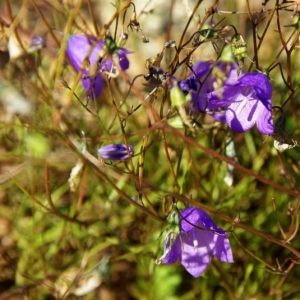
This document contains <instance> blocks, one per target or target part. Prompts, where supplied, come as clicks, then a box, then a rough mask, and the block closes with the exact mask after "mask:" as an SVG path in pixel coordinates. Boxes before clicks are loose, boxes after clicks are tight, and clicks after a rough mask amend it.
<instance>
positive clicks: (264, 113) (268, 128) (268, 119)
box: [256, 99, 274, 134]
mask: <svg viewBox="0 0 300 300" xmlns="http://www.w3.org/2000/svg"><path fill="white" fill-rule="evenodd" d="M269 102H270V105H271V99H269ZM256 126H257V128H258V130H259V131H260V132H261V133H263V134H274V123H273V119H272V110H271V109H266V107H265V106H264V107H263V108H262V109H261V112H260V115H259V117H258V119H257V120H256Z"/></svg>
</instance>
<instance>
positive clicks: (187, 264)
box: [156, 207, 233, 277]
mask: <svg viewBox="0 0 300 300" xmlns="http://www.w3.org/2000/svg"><path fill="white" fill-rule="evenodd" d="M169 217H170V218H169V222H170V225H171V227H170V230H169V231H168V232H167V234H166V236H165V240H164V242H165V244H164V254H163V256H162V257H161V258H159V259H158V260H157V261H156V263H157V264H159V263H163V264H172V263H175V262H176V261H177V260H180V262H181V264H182V265H183V266H184V268H185V269H186V270H187V271H188V272H189V273H190V274H191V275H192V276H194V277H199V276H200V275H201V274H202V273H203V272H204V271H205V270H206V269H207V267H208V265H209V263H210V261H211V257H212V256H213V255H214V256H216V257H217V258H218V259H219V260H220V261H222V262H227V263H232V262H233V257H232V252H231V247H230V243H229V240H228V237H227V234H226V232H225V231H224V230H223V229H222V228H220V227H218V226H216V225H215V224H214V222H213V221H212V219H211V218H210V216H209V215H208V214H207V213H206V212H204V211H202V210H201V209H199V208H195V207H187V208H185V209H184V210H183V211H181V213H180V214H178V213H177V212H176V211H173V212H172V213H171V215H170V216H169Z"/></svg>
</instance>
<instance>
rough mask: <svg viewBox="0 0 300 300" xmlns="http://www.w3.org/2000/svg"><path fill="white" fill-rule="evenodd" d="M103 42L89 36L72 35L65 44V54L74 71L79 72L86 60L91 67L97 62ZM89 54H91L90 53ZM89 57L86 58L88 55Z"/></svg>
mask: <svg viewBox="0 0 300 300" xmlns="http://www.w3.org/2000/svg"><path fill="white" fill-rule="evenodd" d="M103 46H104V42H103V40H98V41H97V39H96V38H95V37H93V36H89V35H84V34H75V35H72V36H71V37H70V38H69V40H68V44H67V48H66V54H67V56H68V58H69V60H70V62H71V64H72V65H73V67H74V69H75V70H76V71H79V70H80V68H81V66H82V63H83V61H84V60H85V59H86V58H88V59H89V61H90V64H91V65H94V64H96V63H97V62H98V60H99V53H100V52H101V50H102V49H103ZM90 52H91V53H90ZM89 53H90V55H89V56H88V54H89Z"/></svg>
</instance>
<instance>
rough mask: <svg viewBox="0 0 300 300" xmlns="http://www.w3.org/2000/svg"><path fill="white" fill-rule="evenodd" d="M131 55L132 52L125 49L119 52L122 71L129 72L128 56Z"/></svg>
mask: <svg viewBox="0 0 300 300" xmlns="http://www.w3.org/2000/svg"><path fill="white" fill-rule="evenodd" d="M129 53H131V52H130V51H128V50H126V49H123V48H120V49H119V50H118V58H119V64H120V67H121V69H122V70H127V69H128V68H129V60H128V58H127V56H126V55H127V54H129Z"/></svg>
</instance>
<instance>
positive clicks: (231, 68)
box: [178, 60, 242, 122]
mask: <svg viewBox="0 0 300 300" xmlns="http://www.w3.org/2000/svg"><path fill="white" fill-rule="evenodd" d="M240 74H242V72H241V71H240ZM237 79H238V65H237V64H235V63H228V62H225V61H221V60H220V61H217V62H213V61H199V62H197V63H196V64H195V65H194V66H193V72H192V73H191V74H190V75H189V77H188V78H187V79H186V80H182V81H180V82H179V83H178V86H179V87H180V88H181V90H182V91H183V92H185V93H188V92H190V94H191V107H192V109H193V111H195V112H201V111H202V112H204V111H209V112H210V113H211V114H210V115H211V116H212V117H213V118H214V119H216V121H219V122H225V116H224V115H222V114H219V113H214V112H217V111H218V109H219V106H218V105H214V104H212V103H209V102H208V101H207V93H210V92H212V91H214V90H216V89H218V88H221V87H223V85H225V84H229V83H234V82H236V81H237Z"/></svg>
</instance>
